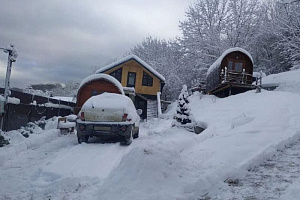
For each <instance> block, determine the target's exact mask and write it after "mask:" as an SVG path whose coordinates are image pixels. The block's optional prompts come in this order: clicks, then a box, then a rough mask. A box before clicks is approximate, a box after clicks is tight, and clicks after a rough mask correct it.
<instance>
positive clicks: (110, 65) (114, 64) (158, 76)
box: [95, 54, 166, 82]
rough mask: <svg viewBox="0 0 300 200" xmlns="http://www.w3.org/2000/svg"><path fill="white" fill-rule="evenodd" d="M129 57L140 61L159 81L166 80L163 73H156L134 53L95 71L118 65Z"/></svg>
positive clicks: (99, 71)
mask: <svg viewBox="0 0 300 200" xmlns="http://www.w3.org/2000/svg"><path fill="white" fill-rule="evenodd" d="M131 59H134V60H136V61H137V62H138V63H140V64H141V65H142V66H143V67H145V68H146V69H147V70H149V71H150V72H151V73H152V74H154V75H155V76H156V77H157V78H159V79H160V80H161V81H163V82H166V79H165V77H164V76H163V75H161V74H160V73H158V72H157V71H156V70H155V69H153V68H152V67H151V66H150V65H148V64H147V63H146V62H145V61H143V60H142V59H140V58H139V57H137V56H136V55H133V54H132V55H129V56H126V57H124V58H122V59H120V60H118V61H116V62H113V63H111V64H109V65H106V66H104V67H102V68H101V69H98V70H97V71H96V72H95V73H96V74H98V73H103V72H105V71H107V70H109V69H111V68H113V67H115V66H117V65H120V64H122V63H124V62H126V61H129V60H131Z"/></svg>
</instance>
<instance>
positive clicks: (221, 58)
mask: <svg viewBox="0 0 300 200" xmlns="http://www.w3.org/2000/svg"><path fill="white" fill-rule="evenodd" d="M235 51H240V52H242V53H244V54H246V55H247V56H248V57H249V58H250V60H251V62H252V63H253V58H252V56H251V54H250V53H249V52H248V51H246V50H245V49H243V48H240V47H234V48H230V49H227V50H226V51H224V53H222V55H221V56H220V57H219V58H218V59H217V60H216V61H215V62H214V63H213V64H212V65H211V66H210V67H209V68H208V70H207V73H206V75H207V76H208V75H209V74H210V73H211V72H212V71H214V70H215V69H216V68H218V67H219V66H220V65H221V62H222V60H223V59H224V57H225V56H227V55H228V54H230V53H232V52H235Z"/></svg>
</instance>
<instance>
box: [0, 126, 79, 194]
mask: <svg viewBox="0 0 300 200" xmlns="http://www.w3.org/2000/svg"><path fill="white" fill-rule="evenodd" d="M48 131H51V132H53V133H52V134H56V135H57V134H58V132H57V131H58V130H48ZM70 137H71V135H69V136H64V137H56V138H55V139H54V140H52V141H50V142H47V143H45V144H43V145H41V146H40V147H38V148H32V149H27V150H25V151H22V152H20V153H19V154H17V155H16V156H14V157H13V158H10V159H8V160H7V161H6V162H5V163H4V164H3V165H2V166H0V171H1V179H0V185H1V187H0V199H30V198H33V197H35V195H36V190H37V188H36V187H35V181H36V180H37V178H38V176H40V173H41V171H42V167H43V166H46V165H47V164H49V161H51V159H52V158H53V157H55V156H57V154H58V152H59V151H60V150H61V149H63V148H69V147H70V146H73V145H74V144H76V143H75V142H76V140H70ZM33 199H34V198H33Z"/></svg>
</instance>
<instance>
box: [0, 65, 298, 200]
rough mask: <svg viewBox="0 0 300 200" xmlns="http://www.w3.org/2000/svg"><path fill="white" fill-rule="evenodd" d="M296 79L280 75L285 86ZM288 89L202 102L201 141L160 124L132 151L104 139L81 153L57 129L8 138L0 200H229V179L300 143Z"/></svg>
mask: <svg viewBox="0 0 300 200" xmlns="http://www.w3.org/2000/svg"><path fill="white" fill-rule="evenodd" d="M294 73H299V71H298V70H297V71H293V72H290V73H283V74H279V75H278V76H279V77H281V79H282V82H281V84H283V85H284V84H285V83H288V82H289V81H288V77H290V76H293V75H291V74H294ZM267 78H268V77H266V78H265V80H267ZM285 86H286V89H285V88H284V87H279V88H278V89H277V90H275V91H265V90H263V91H262V93H255V91H249V92H246V93H243V94H239V95H234V96H230V97H228V98H224V99H219V98H216V97H214V96H205V95H204V96H202V95H200V94H195V95H193V96H191V98H190V101H191V105H190V108H191V112H192V114H193V116H194V117H195V120H196V121H197V122H198V123H202V124H205V125H206V126H207V129H206V130H205V131H203V132H202V133H201V134H200V135H195V134H194V133H192V132H188V131H185V130H184V129H180V128H176V127H171V123H172V119H153V120H151V121H148V122H144V123H143V124H141V130H140V137H139V138H138V139H136V140H134V141H133V143H132V144H131V145H130V146H128V147H126V146H120V145H119V144H118V143H106V144H101V143H100V141H99V140H97V139H92V140H91V143H90V144H84V143H83V144H81V145H78V144H77V139H76V136H75V135H74V134H71V135H62V136H61V135H59V132H58V130H56V129H53V128H55V127H56V126H55V121H49V122H48V124H50V123H52V125H51V126H50V125H48V124H47V128H46V129H47V130H45V131H42V132H41V133H40V134H33V135H30V137H29V138H27V139H24V138H22V137H23V136H21V135H18V133H17V132H16V131H15V132H8V133H6V134H5V137H11V138H14V139H11V144H10V145H7V146H5V147H3V148H0V158H1V159H0V160H1V162H0V177H1V179H0V184H1V186H3V187H0V199H9V198H11V199H31V198H32V199H89V200H90V199H91V200H92V199H95V200H96V199H125V200H126V199H202V198H205V197H210V198H212V199H227V198H228V199H230V198H231V196H230V193H228V192H225V191H228V190H230V188H229V186H228V184H226V183H224V181H225V180H226V179H228V178H231V179H236V178H238V179H243V178H246V176H247V174H248V171H247V170H248V169H252V168H254V167H255V166H259V165H260V164H262V163H263V162H264V161H265V160H266V159H269V158H271V157H272V156H273V155H274V154H276V153H278V151H277V150H282V149H284V148H285V146H287V145H291V144H293V143H295V142H296V141H298V140H299V139H300V104H299V102H300V95H299V93H297V91H299V90H298V88H300V80H298V81H297V79H296V78H295V82H293V84H289V86H288V87H287V84H286V85H285ZM291 87H293V88H291ZM171 110H172V109H171ZM290 185H291V186H290V187H288V188H287V190H286V191H283V192H282V195H283V196H282V198H283V197H286V199H300V198H299V197H300V196H299V194H297V193H296V192H295V191H297V190H299V188H300V187H299V186H300V180H296V181H295V182H294V183H293V184H292V183H290ZM297 195H298V196H297ZM232 197H234V196H232ZM283 199H284V198H283Z"/></svg>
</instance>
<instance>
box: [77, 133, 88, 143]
mask: <svg viewBox="0 0 300 200" xmlns="http://www.w3.org/2000/svg"><path fill="white" fill-rule="evenodd" d="M77 139H78V143H79V144H81V143H82V142H85V143H88V141H89V136H88V135H85V136H82V137H78V138H77Z"/></svg>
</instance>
